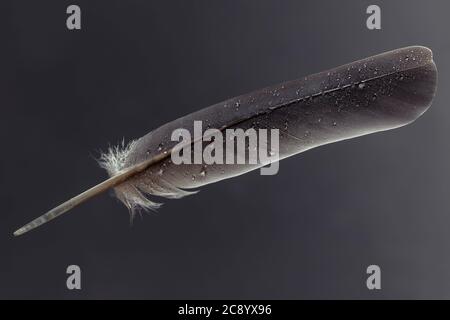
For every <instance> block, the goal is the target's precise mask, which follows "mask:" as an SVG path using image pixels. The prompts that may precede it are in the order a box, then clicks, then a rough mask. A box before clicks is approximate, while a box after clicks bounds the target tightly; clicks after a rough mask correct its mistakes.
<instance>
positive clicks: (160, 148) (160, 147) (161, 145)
mask: <svg viewBox="0 0 450 320" xmlns="http://www.w3.org/2000/svg"><path fill="white" fill-rule="evenodd" d="M162 148H163V144H162V143H160V144H159V145H158V151H161V150H162Z"/></svg>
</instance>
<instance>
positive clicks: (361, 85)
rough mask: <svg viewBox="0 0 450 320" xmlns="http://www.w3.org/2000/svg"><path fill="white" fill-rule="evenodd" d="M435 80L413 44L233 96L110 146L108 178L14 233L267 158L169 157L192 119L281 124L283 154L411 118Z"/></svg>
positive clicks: (225, 124)
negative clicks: (95, 202) (203, 160)
mask: <svg viewBox="0 0 450 320" xmlns="http://www.w3.org/2000/svg"><path fill="white" fill-rule="evenodd" d="M436 86H437V70H436V66H435V64H434V61H433V58H432V52H431V50H430V49H428V48H425V47H421V46H413V47H406V48H401V49H397V50H393V51H389V52H385V53H382V54H379V55H376V56H372V57H369V58H366V59H363V60H359V61H355V62H352V63H349V64H346V65H343V66H340V67H337V68H334V69H331V70H328V71H324V72H320V73H317V74H313V75H310V76H307V77H304V78H301V79H298V80H293V81H288V82H284V83H281V84H277V85H273V86H270V87H267V88H264V89H260V90H257V91H254V92H251V93H249V94H244V95H241V96H238V97H235V98H232V99H228V100H226V101H224V102H221V103H217V104H215V105H212V106H210V107H208V108H205V109H202V110H199V111H197V112H194V113H191V114H188V115H186V116H184V117H181V118H179V119H176V120H174V121H172V122H169V123H167V124H165V125H163V126H161V127H159V128H158V129H156V130H154V131H152V132H150V133H148V134H146V135H145V136H143V137H141V138H139V139H137V140H134V141H132V142H130V143H128V144H125V143H122V144H121V145H119V146H117V147H113V148H110V149H109V151H108V152H106V153H104V154H103V155H102V156H101V158H100V160H99V163H100V166H101V167H102V168H104V169H106V171H107V173H108V174H109V176H110V178H109V179H108V180H106V181H103V182H102V183H100V184H98V185H96V186H94V187H92V188H91V189H89V190H87V191H85V192H83V193H81V194H79V195H77V196H76V197H74V198H72V199H70V200H68V201H66V202H65V203H63V204H61V205H59V206H58V207H56V208H54V209H52V210H50V211H49V212H47V213H46V214H44V215H42V216H41V217H39V218H37V219H35V220H33V221H31V222H30V223H28V224H27V225H25V226H23V227H22V228H20V229H18V230H17V231H16V232H14V235H20V234H23V233H25V232H27V231H29V230H31V229H34V228H36V227H38V226H40V225H42V224H44V223H46V222H48V221H49V220H52V219H54V218H55V217H57V216H59V215H61V214H63V213H64V212H66V211H68V210H70V209H72V208H73V207H75V206H77V205H79V204H81V203H83V202H85V201H87V200H88V199H90V198H92V197H94V196H96V195H98V194H100V193H102V192H104V191H106V190H108V189H110V188H114V192H115V194H116V196H117V198H118V199H120V201H122V202H123V203H124V204H125V206H126V207H128V208H129V210H130V211H131V213H132V214H134V212H135V211H136V210H139V209H141V208H143V209H156V208H158V207H159V206H160V204H159V203H157V202H155V201H154V200H153V199H152V196H159V197H164V198H182V197H184V196H186V195H190V194H192V193H195V192H196V191H193V190H194V189H197V188H199V187H202V186H204V185H207V184H210V183H213V182H217V181H220V180H223V179H228V178H232V177H235V176H238V175H241V174H244V173H246V172H248V171H251V170H255V169H257V168H260V167H262V166H264V165H267V164H268V162H267V161H265V162H264V161H260V162H258V163H256V164H249V163H245V164H210V165H205V164H174V163H173V161H171V157H170V155H171V154H172V153H173V152H174V151H179V150H176V149H177V148H181V147H184V146H181V147H179V144H178V142H177V141H172V139H171V135H172V133H173V132H174V131H175V130H176V129H179V128H184V129H186V130H188V131H189V132H190V133H191V134H192V135H194V121H202V123H204V124H206V126H207V128H216V129H218V130H220V131H224V130H226V129H237V128H240V129H243V130H247V129H250V128H253V129H256V130H257V129H278V130H279V132H280V135H279V160H281V159H283V158H286V157H289V156H292V155H294V154H297V153H300V152H303V151H306V150H308V149H311V148H315V147H318V146H321V145H324V144H328V143H332V142H336V141H341V140H345V139H350V138H354V137H358V136H362V135H365V134H369V133H374V132H379V131H384V130H389V129H394V128H397V127H401V126H403V125H406V124H409V123H411V122H413V121H414V120H415V119H417V118H418V117H419V116H420V115H422V114H423V113H424V112H425V111H426V110H427V109H428V107H429V106H430V104H431V102H432V99H433V97H434V94H435V91H436ZM205 129H206V128H205ZM257 132H258V131H257ZM194 142H196V141H193V142H192V143H194ZM202 143H205V142H202ZM224 143H225V142H224ZM192 152H194V151H192Z"/></svg>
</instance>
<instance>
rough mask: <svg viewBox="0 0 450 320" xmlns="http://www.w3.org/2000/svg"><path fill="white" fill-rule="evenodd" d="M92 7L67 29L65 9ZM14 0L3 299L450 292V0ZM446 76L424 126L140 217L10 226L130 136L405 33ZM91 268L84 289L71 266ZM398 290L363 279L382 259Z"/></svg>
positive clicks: (3, 86)
mask: <svg viewBox="0 0 450 320" xmlns="http://www.w3.org/2000/svg"><path fill="white" fill-rule="evenodd" d="M72 3H76V4H78V5H79V6H80V7H81V9H82V30H81V31H68V30H67V29H66V26H65V20H66V13H65V11H66V7H67V6H68V5H69V4H72ZM376 3H377V4H378V5H380V6H381V9H382V30H381V31H369V30H368V29H367V28H366V26H365V20H366V16H367V15H366V14H365V9H366V8H367V6H368V5H370V4H372V2H371V1H361V0H355V1H317V0H314V1H275V0H274V1H260V0H253V1H228V0H223V1H207V0H203V1H199V0H189V1H158V2H157V1H144V0H142V1H129V0H127V1H125V0H121V1H81V0H78V1H75V2H72V1H71V2H69V1H61V0H58V1H56V0H55V1H47V0H45V1H20V0H18V1H2V4H1V10H0V15H1V18H0V21H1V28H0V36H1V38H0V39H1V41H2V46H1V52H0V55H1V60H0V61H1V62H0V63H1V69H0V106H1V117H0V133H1V157H0V204H1V210H0V212H1V214H0V298H149V299H161V298H180V299H185V298H191V299H194V298H254V299H260V298H276V299H278V298H289V299H292V298H369V299H372V298H450V211H449V207H450V188H449V186H450V182H449V181H450V170H449V166H450V147H449V143H448V138H449V133H450V118H449V117H450V109H449V108H448V105H447V104H448V101H449V99H450V90H449V76H450V72H449V67H450V65H449V54H450V40H449V39H450V38H449V22H448V21H449V20H448V16H449V14H450V4H449V3H448V1H409V0H408V1H406V0H405V1H376ZM415 44H420V45H425V46H429V47H430V48H432V49H433V51H434V55H435V61H436V64H437V66H438V70H439V88H438V93H437V96H436V98H435V101H434V104H433V106H432V107H431V109H430V110H429V111H428V112H427V113H426V114H424V115H423V117H421V118H420V119H419V120H418V121H417V122H416V123H414V124H412V125H410V126H407V127H404V128H400V129H397V130H394V131H389V132H385V133H379V134H374V135H369V136H365V137H362V138H359V139H355V140H349V141H345V142H340V143H336V144H332V145H329V146H325V147H322V148H318V149H314V150H311V151H308V152H306V153H304V154H300V155H298V156H295V157H292V158H289V159H287V160H284V161H283V162H282V163H281V165H280V172H279V174H278V175H276V176H265V177H264V176H260V175H259V173H258V172H253V173H251V174H247V175H244V176H241V177H238V178H235V179H232V180H228V181H223V182H220V183H217V184H214V185H211V186H209V187H206V188H204V189H203V190H202V191H201V192H200V193H199V194H197V195H195V196H192V197H188V198H185V199H182V200H172V201H167V202H166V204H165V205H164V207H163V208H162V209H161V210H160V211H159V212H158V213H157V214H149V215H145V216H144V217H143V219H139V218H138V219H137V220H136V221H135V223H134V226H132V227H130V225H129V217H128V213H127V210H126V209H125V207H123V206H122V204H120V203H118V201H117V200H115V199H114V198H112V197H110V196H108V195H103V196H101V197H99V198H97V199H95V200H93V201H90V202H89V203H86V204H84V205H82V206H81V207H79V208H77V209H75V210H73V212H71V213H69V214H67V215H65V216H63V217H61V218H59V219H57V220H55V221H54V222H52V223H50V224H48V225H46V226H44V227H42V228H39V229H37V230H35V231H33V232H31V233H29V234H26V235H25V236H22V237H19V238H13V236H12V232H13V231H14V230H15V229H16V228H18V227H19V226H21V225H22V224H24V223H26V222H28V221H29V220H31V219H33V218H35V217H37V216H38V215H40V214H42V213H44V212H45V211H46V210H48V209H50V208H52V207H53V206H55V205H57V204H59V203H60V202H62V201H64V200H67V199H68V198H69V197H71V196H73V195H75V194H77V193H79V192H81V191H83V190H84V189H86V188H87V187H90V186H92V185H94V184H96V183H98V182H100V181H102V179H104V178H105V177H106V174H105V172H104V171H103V170H101V169H100V168H98V166H97V164H96V162H95V160H94V158H95V157H97V156H98V150H100V149H106V148H107V146H108V143H112V144H114V143H116V142H118V141H120V140H121V139H122V138H123V137H124V138H125V139H126V140H128V139H132V138H137V137H140V136H142V135H144V134H145V133H147V132H148V131H150V130H151V129H153V128H156V127H158V126H159V125H162V124H164V123H165V122H167V121H170V120H173V119H175V118H177V117H179V116H182V115H185V114H187V113H190V112H192V111H194V110H197V109H199V108H202V107H205V106H208V105H210V104H213V103H215V102H219V101H221V100H224V99H226V98H229V97H232V96H235V95H238V94H242V93H246V92H248V91H251V90H253V89H257V88H259V87H262V86H266V85H270V84H273V83H277V82H280V81H284V80H289V79H295V78H298V77H301V76H303V75H307V74H310V73H314V72H318V71H322V70H325V69H327V68H331V67H335V66H338V65H340V64H343V63H346V62H350V61H353V60H356V59H359V58H363V57H366V56H370V55H373V54H376V53H380V52H383V51H387V50H390V49H395V48H399V47H403V46H408V45H415ZM69 264H77V265H79V266H80V267H81V269H82V290H81V291H69V290H67V289H66V286H65V281H66V274H65V269H66V267H67V266H68V265H69ZM370 264H377V265H379V266H380V267H381V269H382V290H381V291H377V292H374V291H369V290H367V288H366V285H365V281H366V276H367V275H366V274H365V270H366V267H367V266H368V265H370Z"/></svg>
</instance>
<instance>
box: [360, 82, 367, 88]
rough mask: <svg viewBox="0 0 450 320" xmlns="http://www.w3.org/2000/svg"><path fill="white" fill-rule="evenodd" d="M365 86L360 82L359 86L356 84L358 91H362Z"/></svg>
mask: <svg viewBox="0 0 450 320" xmlns="http://www.w3.org/2000/svg"><path fill="white" fill-rule="evenodd" d="M365 86H366V84H365V83H363V82H361V83H360V84H358V89H364V87H365Z"/></svg>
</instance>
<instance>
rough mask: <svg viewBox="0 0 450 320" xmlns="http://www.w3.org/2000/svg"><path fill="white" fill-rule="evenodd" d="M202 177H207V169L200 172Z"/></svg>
mask: <svg viewBox="0 0 450 320" xmlns="http://www.w3.org/2000/svg"><path fill="white" fill-rule="evenodd" d="M200 176H201V177H204V176H206V169H205V168H203V169H202V171H200Z"/></svg>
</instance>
